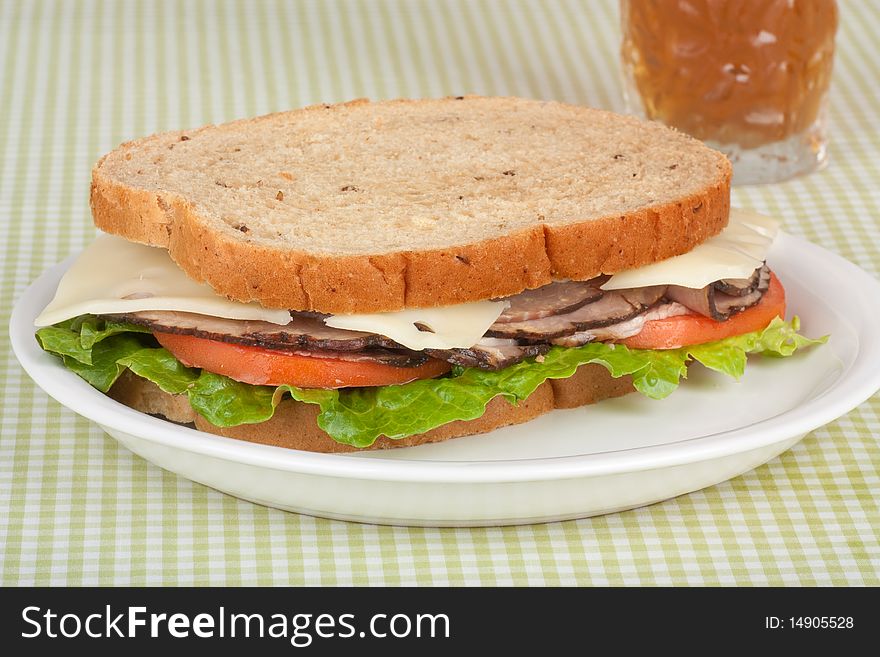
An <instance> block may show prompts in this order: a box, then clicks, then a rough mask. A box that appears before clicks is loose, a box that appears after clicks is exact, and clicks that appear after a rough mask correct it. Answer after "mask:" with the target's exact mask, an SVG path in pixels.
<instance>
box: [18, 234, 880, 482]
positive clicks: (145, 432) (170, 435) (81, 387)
mask: <svg viewBox="0 0 880 657" xmlns="http://www.w3.org/2000/svg"><path fill="white" fill-rule="evenodd" d="M781 243H787V244H784V246H786V247H787V248H792V249H796V250H799V251H800V250H802V251H804V253H803V255H804V256H805V257H809V256H812V257H813V258H818V259H822V260H826V261H827V262H828V263H829V264H831V265H833V267H834V268H836V269H837V270H839V273H842V274H845V275H846V276H847V277H848V278H851V279H852V280H853V281H854V282H855V283H856V285H855V286H854V289H856V290H862V291H863V292H865V291H868V292H873V295H874V297H875V298H880V282H878V281H877V279H875V278H874V277H873V276H871V275H870V274H868V273H867V272H866V271H864V270H863V269H861V268H860V267H858V266H857V265H855V264H853V263H851V262H849V261H848V260H846V259H845V258H843V257H841V256H839V255H837V254H836V253H833V252H831V251H829V250H827V249H824V248H822V247H821V246H819V245H816V244H813V243H812V242H809V241H807V240H805V239H803V238H800V237H797V236H794V235H791V234H789V233H785V232H781V233H780V236H779V238H778V240H777V244H781ZM78 255H79V254H78V253H75V254H72V255H71V256H69V257H68V258H66V259H65V260H63V261H62V262H60V263H58V264H56V265H53V266H51V267H49V268H47V269H46V270H45V271H43V272H42V273H41V274H40V276H39V277H38V278H37V279H36V280H34V281H33V282H32V283H31V284H30V285H29V286H28V287H27V288H26V289H25V290H24V291H23V292H22V293H21V295H20V296H19V298H18V299H17V300H16V302H15V304H14V306H13V311H12V315H11V317H10V322H9V335H10V341H11V343H12V348H13V352H14V353H15V356H16V358H17V359H18V361H19V363H20V364H21V366H22V367H23V369H24V370H25V371H26V372H27V374H28V375H29V376H30V378H31V379H32V380H33V381H34V382H35V383H36V384H37V386H38V387H40V388H41V389H42V390H43V391H45V392H46V393H47V394H48V395H49V396H51V397H52V398H53V399H55V400H56V401H58V402H59V403H60V404H61V405H63V406H65V407H66V408H68V409H70V410H72V411H73V412H75V413H77V414H79V415H82V416H83V417H85V418H87V419H89V420H91V421H93V422H95V423H97V424H98V425H100V426H101V427H102V429H103V428H105V427H110V428H112V429H114V430H116V431H119V432H122V433H125V434H128V435H131V436H134V437H135V438H138V439H142V440H146V441H149V442H155V443H158V444H161V445H164V446H169V447H173V448H177V449H184V450H186V451H188V452H191V453H195V454H200V455H204V456H208V457H213V458H220V459H223V460H226V461H233V462H237V463H242V464H247V465H252V466H257V467H268V468H272V469H275V470H282V471H288V472H294V473H299V474H308V475H316V476H324V477H328V476H329V477H340V478H346V479H367V480H384V481H408V482H425V483H501V482H525V481H536V480H555V479H568V478H574V477H587V476H603V475H609V474H618V473H622V472H636V471H643V470H653V469H659V468H665V467H670V466H675V465H685V464H688V463H694V462H699V461H704V460H709V459H713V458H719V457H724V456H729V455H732V454H736V453H739V452H744V451H748V450H750V449H755V448H758V447H762V446H766V445H771V444H774V443H777V442H781V441H784V440H787V439H788V438H791V437H792V436H795V435H801V436H803V435H806V434H807V433H809V432H810V431H812V430H814V429H816V428H818V427H820V426H822V425H824V424H827V423H828V422H831V421H833V420H834V419H836V418H838V417H840V416H841V415H844V414H845V413H847V412H849V411H850V410H852V409H853V408H855V407H856V406H858V405H859V404H861V403H862V402H864V401H865V400H867V399H868V398H869V397H870V396H871V395H872V394H874V393H875V392H876V391H877V390H878V388H880V328H877V327H880V306H877V307H875V306H872V305H871V304H870V303H864V304H860V305H858V308H859V310H860V311H861V314H860V315H859V316H858V317H847V319H848V320H849V321H850V322H851V323H852V325H853V330H854V333H855V335H856V337H857V343H858V344H857V352H856V356H855V358H854V360H853V362H852V363H850V364H849V365H848V366H847V367H845V368H843V370H842V372H841V373H840V375H839V376H838V378H837V379H836V380H835V381H834V382H833V383H832V384H831V385H830V387H829V388H827V389H826V390H824V391H822V392H821V393H819V395H818V396H817V397H815V398H812V399H811V400H810V404H809V407H808V408H806V410H804V406H803V404H801V405H798V406H795V407H794V408H791V409H789V410H787V411H784V412H783V413H780V414H779V415H776V416H774V417H772V418H767V419H765V420H761V421H759V422H757V423H754V424H751V425H749V426H746V427H738V428H734V429H728V430H724V431H719V432H715V433H711V434H707V435H701V436H697V437H694V438H690V439H687V440H682V441H675V442H671V443H663V444H659V445H651V446H642V447H635V448H628V449H623V450H615V451H606V452H599V453H591V454H576V455H566V456H553V457H545V458H525V459H509V460H493V461H444V460H420V461H405V460H400V459H384V458H379V457H375V458H369V459H366V458H360V457H359V456H358V455H356V454H355V455H347V454H322V453H316V452H306V451H300V450H292V449H287V448H283V447H275V446H271V445H262V444H258V443H249V442H246V441H241V440H236V439H234V438H226V437H223V436H217V435H214V434H207V433H204V432H201V431H197V430H195V429H190V428H188V427H183V426H180V425H176V424H173V423H171V422H168V421H166V420H162V419H159V418H154V417H152V416H149V415H147V414H145V413H141V412H139V411H136V410H134V409H132V408H129V407H127V406H125V405H123V404H120V403H118V402H116V401H114V400H112V399H111V398H109V397H107V396H106V395H104V394H103V393H101V392H99V391H98V390H96V389H94V388H92V387H91V386H90V385H89V384H88V383H87V382H85V381H84V380H82V379H80V377H78V376H77V375H76V374H74V373H73V372H70V371H69V370H67V369H66V368H64V367H63V366H62V365H60V363H58V361H57V359H56V358H54V357H53V356H51V355H49V354H47V353H46V352H44V351H43V350H42V349H40V348H39V346H38V345H37V343H36V340H34V339H33V333H34V327H33V319H34V317H35V316H36V315H37V313H38V312H39V309H38V308H36V306H37V305H38V304H36V303H35V302H34V299H36V298H45V297H46V296H47V295H51V294H52V293H53V292H54V289H55V287H56V286H57V282H58V279H60V277H61V275H62V273H63V272H64V271H66V269H67V268H68V267H69V266H70V264H71V263H72V262H73V260H74V259H75V258H76V257H77V256H78ZM784 271H785V270H784V269H782V270H781V271H780V273H781V275H782V276H783V277H784V276H785V274H784ZM864 296H866V298H868V299H869V298H870V296H871V295H870V294H867V293H866V294H864ZM46 301H47V302H48V299H46ZM40 307H41V306H40ZM872 327H873V328H874V330H873V331H871V328H872ZM832 339H833V338H832ZM872 364H873V368H872ZM792 416H793V417H792Z"/></svg>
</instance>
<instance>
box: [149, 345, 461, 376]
mask: <svg viewBox="0 0 880 657" xmlns="http://www.w3.org/2000/svg"><path fill="white" fill-rule="evenodd" d="M153 335H154V336H156V339H157V340H158V341H159V344H161V345H162V346H163V347H165V348H166V349H167V350H168V351H170V352H171V353H172V354H174V356H175V357H176V358H177V360H179V361H180V362H181V363H183V364H184V365H186V366H187V367H199V368H201V369H205V370H208V371H209V372H214V373H215V374H223V375H225V376H228V377H229V378H231V379H235V380H236V381H241V382H242V383H252V384H254V385H270V386H277V385H285V384H286V385H292V386H297V387H299V388H347V387H351V386H387V385H393V384H399V383H408V382H410V381H415V380H416V379H430V378H433V377H435V376H440V375H441V374H444V373H446V372H448V371H449V370H450V369H451V365H450V364H449V363H446V362H444V361H442V360H436V359H432V360H429V361H428V362H426V363H424V364H422V365H419V366H417V367H395V366H393V365H385V364H384V363H375V362H369V361H367V362H364V361H350V360H341V359H338V358H324V357H321V356H317V355H315V356H311V355H303V353H302V352H300V353H293V352H289V351H277V350H275V349H263V348H262V347H250V346H244V345H239V344H231V343H228V342H221V341H219V340H209V339H207V338H198V337H195V336H193V335H177V334H173V333H157V332H154V333H153Z"/></svg>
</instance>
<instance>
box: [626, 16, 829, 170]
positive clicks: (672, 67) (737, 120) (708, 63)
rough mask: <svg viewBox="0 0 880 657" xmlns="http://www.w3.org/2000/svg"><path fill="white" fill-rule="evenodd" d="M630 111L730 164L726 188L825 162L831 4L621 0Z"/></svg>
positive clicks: (812, 168) (819, 165)
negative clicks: (719, 154) (702, 145)
mask: <svg viewBox="0 0 880 657" xmlns="http://www.w3.org/2000/svg"><path fill="white" fill-rule="evenodd" d="M620 8H621V22H622V27H623V45H622V50H621V54H622V63H623V71H624V77H625V82H626V88H627V104H628V105H629V107H630V109H631V110H634V111H637V112H640V113H643V114H644V115H645V116H647V117H648V118H650V119H656V120H660V121H663V122H664V123H667V124H669V125H672V126H674V127H676V128H678V129H680V130H683V131H684V132H687V133H689V134H691V135H693V136H695V137H697V138H699V139H702V140H704V141H706V142H707V143H708V144H709V145H711V146H714V147H716V148H718V149H720V150H722V151H724V152H725V153H727V155H728V156H729V157H730V158H731V161H732V162H733V164H734V182H735V183H757V182H772V181H778V180H784V179H786V178H790V177H793V176H796V175H799V174H802V173H806V172H808V171H813V170H816V169H818V168H821V167H822V166H823V165H824V164H825V163H826V158H827V155H826V119H825V113H826V112H825V107H826V103H827V93H828V86H829V83H830V81H831V69H832V63H833V58H834V36H835V33H836V31H837V4H836V2H835V1H834V0H621V3H620Z"/></svg>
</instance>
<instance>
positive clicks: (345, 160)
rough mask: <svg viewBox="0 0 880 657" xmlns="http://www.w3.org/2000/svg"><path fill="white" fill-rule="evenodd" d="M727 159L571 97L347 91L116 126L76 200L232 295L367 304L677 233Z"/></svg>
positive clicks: (472, 297) (574, 262) (516, 287)
mask: <svg viewBox="0 0 880 657" xmlns="http://www.w3.org/2000/svg"><path fill="white" fill-rule="evenodd" d="M730 177H731V167H730V164H729V162H728V161H727V159H726V158H725V157H724V156H723V155H722V154H720V153H718V152H716V151H713V150H711V149H709V148H707V147H706V146H704V145H703V144H702V143H701V142H699V141H697V140H695V139H692V138H690V137H688V136H686V135H684V134H681V133H679V132H676V131H674V130H672V129H670V128H667V127H664V126H662V125H660V124H658V123H648V122H643V121H640V120H638V119H635V118H633V117H627V116H620V115H617V114H613V113H611V112H606V111H601V110H596V109H591V108H587V107H580V106H574V105H567V104H564V103H558V102H547V101H537V100H526V99H520V98H485V97H471V96H465V97H457V98H445V99H434V100H396V101H386V102H375V103H373V102H369V101H365V100H358V101H353V102H350V103H344V104H339V105H318V106H313V107H307V108H304V109H299V110H294V111H290V112H282V113H277V114H270V115H267V116H263V117H259V118H255V119H247V120H240V121H234V122H232V123H225V124H222V125H216V126H213V125H212V126H206V127H203V128H199V129H196V130H190V131H178V132H168V133H162V134H158V135H153V136H151V137H146V138H144V139H139V140H137V141H132V142H128V143H125V144H122V145H121V146H119V147H118V148H117V149H115V150H114V151H112V152H111V153H109V154H107V155H106V156H104V157H103V158H102V159H101V160H100V161H99V162H98V163H97V165H96V166H95V168H94V170H93V173H92V188H91V206H92V214H93V216H94V220H95V224H96V225H97V226H98V228H100V229H102V230H104V231H106V232H109V233H114V234H117V235H120V236H122V237H125V238H127V239H129V240H132V241H135V242H140V243H143V244H150V245H154V246H158V247H164V248H167V249H168V250H169V252H170V254H171V257H172V258H173V259H174V261H175V262H177V264H178V265H179V266H180V267H181V268H182V269H183V270H184V271H185V272H186V273H187V274H188V275H189V276H190V277H192V278H194V279H196V280H198V281H205V282H207V283H208V284H209V285H211V286H212V287H213V288H214V289H215V290H216V291H217V292H218V293H219V294H222V295H224V296H226V297H229V298H231V299H234V300H237V301H243V302H248V301H258V302H259V303H261V304H262V305H263V306H266V307H269V308H288V309H291V310H308V311H318V312H324V313H363V312H384V311H395V310H400V309H402V308H404V307H426V306H442V305H451V304H456V303H463V302H467V301H476V300H482V299H489V298H495V297H501V296H507V295H511V294H516V293H518V292H521V291H522V290H524V289H527V288H535V287H539V286H541V285H545V284H547V283H549V282H551V281H552V280H555V279H588V278H592V277H594V276H597V275H599V274H603V273H613V272H616V271H621V270H624V269H632V268H634V267H639V266H642V265H645V264H648V263H651V262H655V261H657V260H662V259H664V258H668V257H671V256H674V255H678V254H680V253H684V252H687V251H689V250H690V249H692V248H693V247H694V246H696V245H697V244H699V243H701V242H703V241H704V240H706V239H708V238H709V237H711V236H712V235H714V234H716V233H718V232H719V231H721V230H722V229H723V228H724V226H725V225H726V224H727V218H728V212H729V208H730Z"/></svg>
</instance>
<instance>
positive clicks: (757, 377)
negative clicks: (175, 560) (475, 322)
mask: <svg viewBox="0 0 880 657" xmlns="http://www.w3.org/2000/svg"><path fill="white" fill-rule="evenodd" d="M768 260H769V262H770V263H771V266H772V267H773V269H774V270H775V271H776V272H777V274H778V275H779V277H780V278H781V279H782V281H783V283H784V285H785V287H786V290H787V292H788V300H789V313H797V314H798V315H800V317H801V319H802V321H803V325H802V329H803V330H804V331H805V332H806V333H807V334H808V335H810V336H818V335H823V334H831V339H830V341H829V342H828V344H826V345H824V346H821V347H818V348H812V349H809V350H807V351H805V352H802V353H799V354H797V355H795V356H794V357H792V358H787V359H782V360H775V359H769V358H767V359H760V358H755V359H752V360H751V361H750V363H749V367H748V370H747V374H746V376H745V377H744V378H743V379H742V380H741V381H739V382H735V381H732V380H730V379H728V378H726V377H723V376H721V375H716V374H714V373H712V372H710V371H708V370H705V369H703V368H701V367H694V368H692V373H691V377H690V379H689V380H688V381H686V382H684V383H683V384H682V386H681V387H680V388H679V389H678V390H677V391H676V392H675V393H674V394H673V395H672V396H671V397H669V398H667V399H666V400H664V401H661V402H658V401H652V400H649V399H646V398H643V397H641V396H640V395H638V394H632V395H628V396H626V397H624V398H621V399H616V400H609V401H605V402H602V403H600V404H597V405H595V406H588V407H584V408H578V409H573V410H567V411H555V412H553V413H550V414H548V415H544V416H543V417H540V418H538V419H537V420H534V421H532V422H529V423H526V424H522V425H519V426H515V427H509V428H505V429H500V430H497V431H494V432H492V433H491V434H487V435H483V436H472V437H468V438H458V439H456V440H450V441H447V442H443V443H438V444H434V445H425V446H422V447H413V448H406V449H397V450H386V451H379V452H364V453H361V454H355V455H329V454H314V453H310V452H300V451H296V450H286V449H282V448H278V447H270V446H266V445H257V444H251V443H248V442H243V441H237V440H233V439H228V438H221V437H218V436H214V435H210V434H205V433H201V432H198V431H195V430H193V429H188V428H185V427H180V426H178V425H175V424H172V423H170V422H165V421H163V420H160V419H156V418H153V417H150V416H148V415H145V414H142V413H138V412H137V411H134V410H132V409H130V408H128V407H126V406H123V405H121V404H118V403H117V402H115V401H113V400H112V399H110V398H109V397H106V396H104V395H103V394H101V393H100V392H97V391H96V390H94V389H93V388H92V387H91V386H89V385H88V384H87V383H86V382H85V381H83V380H82V379H80V378H79V377H77V376H76V375H75V374H73V373H72V372H69V371H68V370H66V369H65V368H64V367H63V366H62V365H61V364H60V362H59V361H58V359H56V358H55V357H53V356H50V355H49V354H47V353H45V352H44V351H42V350H41V349H40V348H39V347H38V345H37V343H36V340H35V339H34V327H33V319H34V317H36V315H37V314H38V313H39V311H40V310H41V309H42V308H43V307H44V306H45V305H46V303H48V301H49V300H50V298H51V297H52V295H53V293H54V291H55V287H56V285H57V283H58V280H59V278H60V277H61V275H62V273H63V272H64V271H65V270H66V268H67V267H68V266H69V263H70V262H71V261H72V258H71V259H68V260H67V261H66V262H64V263H61V264H59V265H56V266H55V267H53V268H52V269H50V270H48V271H46V272H45V273H44V274H43V275H42V276H41V277H40V278H39V279H37V281H36V282H34V284H33V285H31V287H30V288H28V290H27V291H26V292H25V293H24V295H23V296H22V298H21V299H20V300H19V302H18V304H17V305H16V307H15V309H14V310H13V314H12V320H11V323H10V334H11V337H12V345H13V349H14V350H15V353H16V355H17V356H18V359H19V360H20V361H21V364H22V365H23V366H24V368H25V370H27V372H28V374H30V376H31V377H32V378H33V379H34V381H36V383H37V384H38V385H39V386H40V387H42V388H43V389H44V390H45V391H46V392H47V393H49V394H50V395H51V396H52V397H54V398H55V399H57V400H58V401H59V402H61V403H62V404H64V405H65V406H67V407H68V408H70V409H72V410H73V411H75V412H77V413H79V414H80V415H83V416H85V417H87V418H89V419H91V420H93V421H95V422H97V423H98V424H99V425H101V427H102V428H103V429H104V430H105V431H106V432H107V433H109V434H110V435H111V436H113V437H114V438H116V439H117V440H119V441H120V442H121V443H122V444H124V445H125V446H126V447H128V448H129V449H130V450H132V451H133V452H135V453H136V454H139V455H141V456H142V457H144V458H145V459H147V460H149V461H152V462H153V463H155V464H157V465H159V466H160V467H162V468H165V469H167V470H170V471H172V472H176V473H178V474H180V475H182V476H184V477H187V478H189V479H192V480H194V481H198V482H201V483H203V484H206V485H208V486H211V487H213V488H216V489H219V490H221V491H224V492H227V493H229V494H231V495H235V496H237V497H241V498H244V499H247V500H251V501H254V502H257V503H259V504H265V505H268V506H273V507H277V508H281V509H286V510H289V511H297V512H301V513H307V514H311V515H317V516H325V517H329V518H341V519H346V520H357V521H364V522H378V523H388V524H404V525H435V526H437V525H452V526H473V525H502V524H516V523H531V522H543V521H550V520H561V519H568V518H579V517H584V516H590V515H598V514H602V513H608V512H611V511H618V510H623V509H629V508H632V507H636V506H641V505H644V504H650V503H652V502H658V501H660V500H664V499H668V498H670V497H674V496H676V495H681V494H683V493H688V492H690V491H694V490H698V489H700V488H704V487H706V486H711V485H713V484H716V483H718V482H721V481H725V480H727V479H729V478H731V477H734V476H736V475H738V474H741V473H743V472H745V471H747V470H750V469H752V468H754V467H756V466H758V465H760V464H762V463H765V462H766V461H768V460H769V459H771V458H773V457H774V456H776V455H778V454H779V453H781V452H783V451H785V450H786V449H788V448H789V447H791V446H792V445H793V444H795V443H796V442H797V441H799V440H800V439H801V438H802V437H803V436H804V435H805V434H806V433H808V432H809V431H811V430H813V429H815V428H817V427H819V426H822V425H823V424H825V423H827V422H830V421H831V420H834V419H835V418H837V417H839V416H841V415H843V414H844V413H846V412H847V411H849V410H851V409H852V408H854V407H855V406H857V405H858V404H860V403H861V402H863V401H864V400H865V399H867V398H868V397H869V396H870V395H871V394H872V393H874V392H875V391H876V390H877V389H878V388H880V283H878V282H877V281H876V280H875V279H874V278H872V277H871V276H869V275H868V274H866V273H865V272H864V271H862V270H861V269H859V268H858V267H856V266H855V265H853V264H851V263H849V262H847V261H846V260H843V259H842V258H840V257H839V256H837V255H834V254H832V253H830V252H828V251H826V250H824V249H822V248H820V247H818V246H816V245H814V244H811V243H809V242H806V241H804V240H802V239H799V238H796V237H793V236H791V235H786V234H783V235H781V236H780V237H779V239H777V241H776V244H775V245H774V247H773V250H772V252H771V254H770V256H769V258H768ZM34 439H35V440H40V438H39V437H36V438H34Z"/></svg>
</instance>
